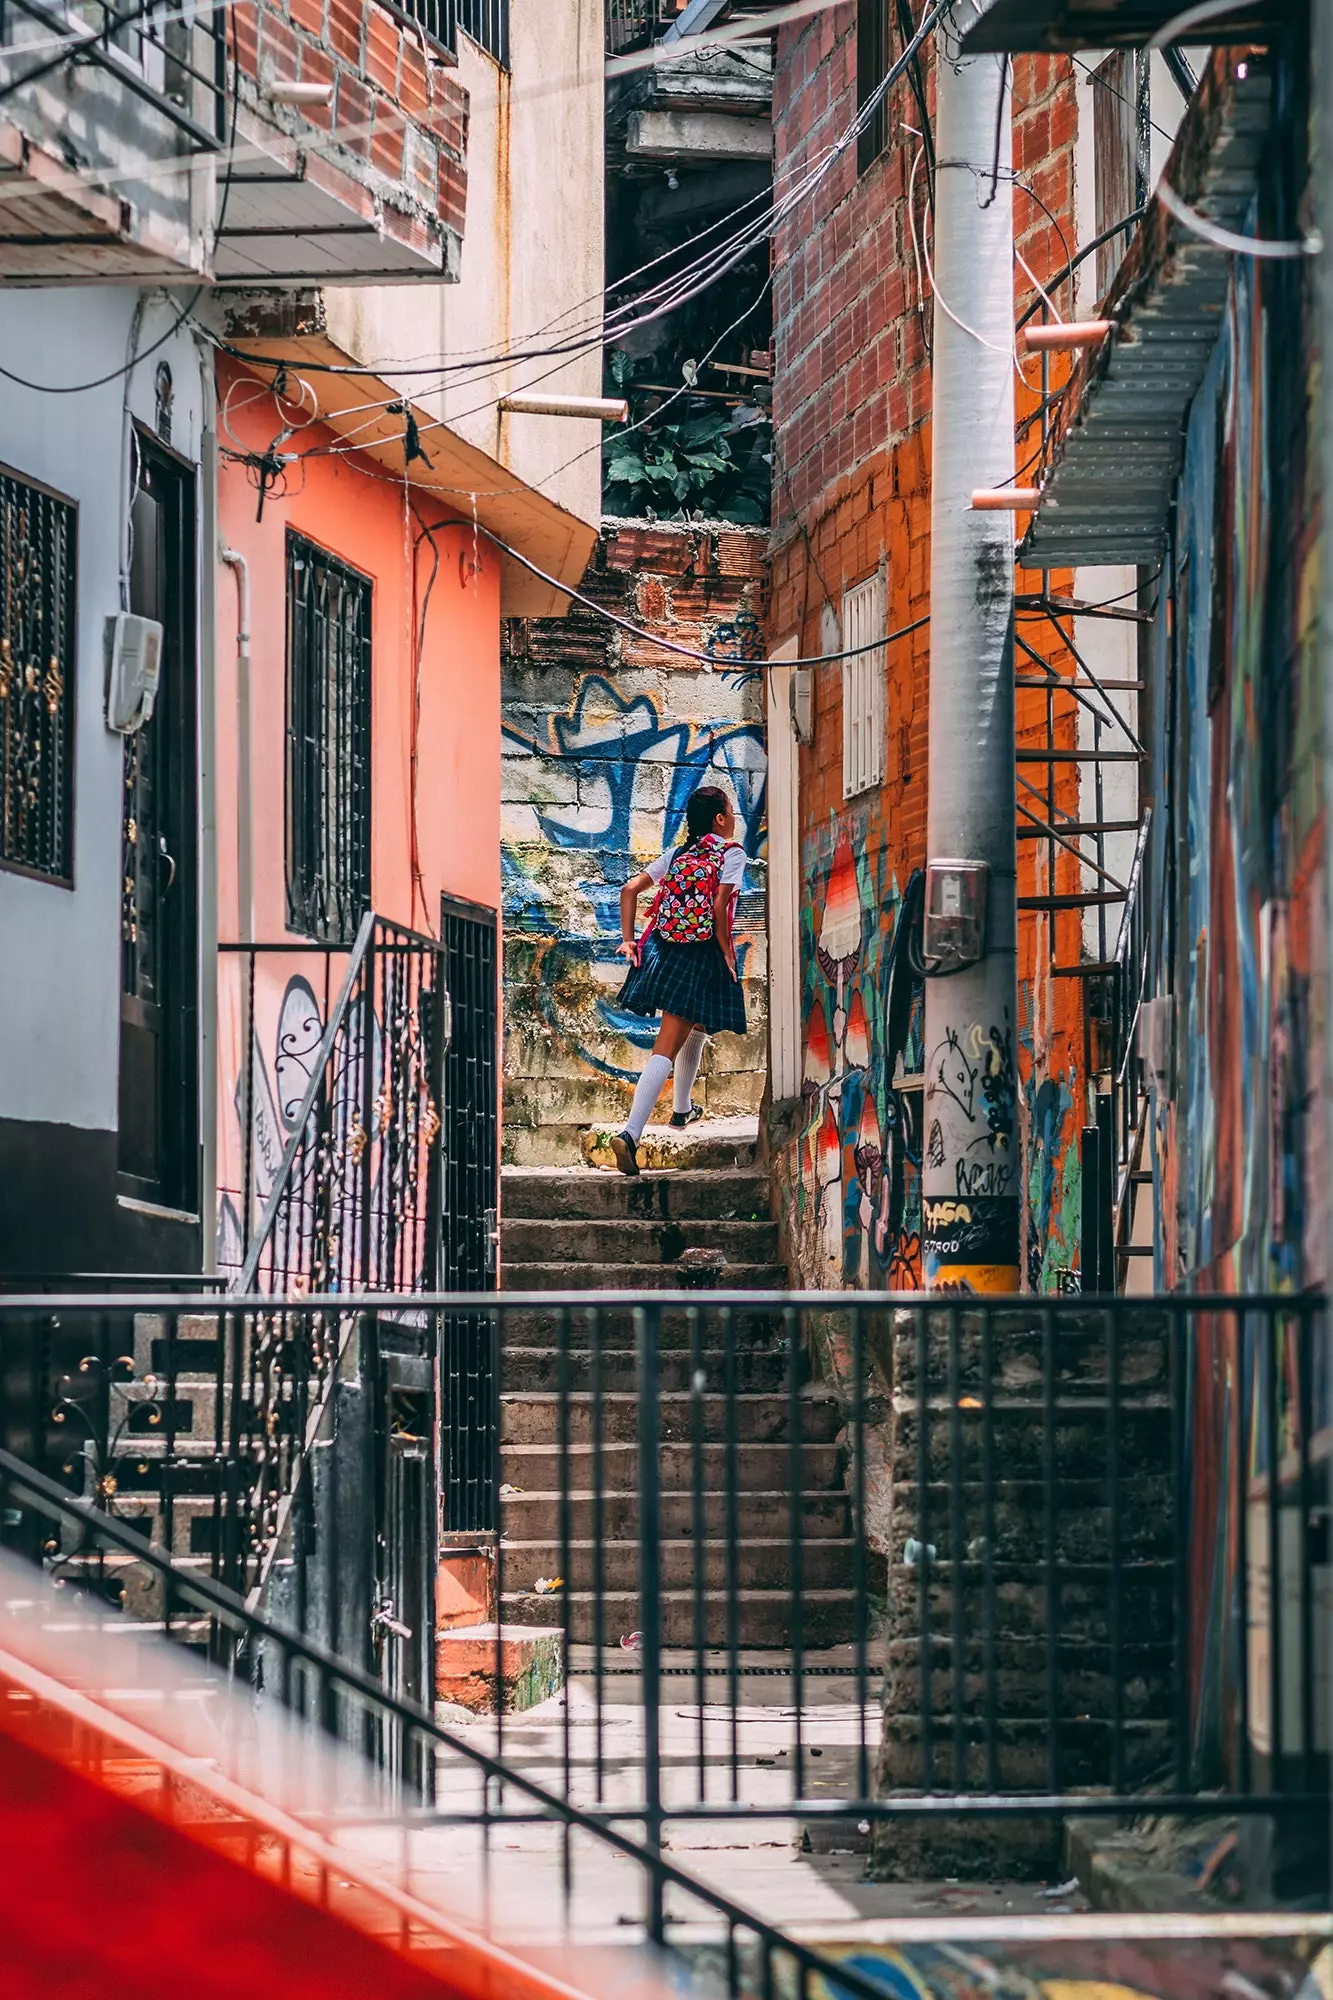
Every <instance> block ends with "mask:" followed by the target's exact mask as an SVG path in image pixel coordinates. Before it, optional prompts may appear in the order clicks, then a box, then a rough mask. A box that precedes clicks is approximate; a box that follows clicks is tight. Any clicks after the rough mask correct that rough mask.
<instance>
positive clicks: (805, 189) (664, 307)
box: [200, 0, 951, 497]
mask: <svg viewBox="0 0 1333 2000" xmlns="http://www.w3.org/2000/svg"><path fill="white" fill-rule="evenodd" d="M950 4H951V0H938V4H937V5H936V6H935V7H933V8H932V9H931V11H930V12H929V13H928V14H927V15H926V16H925V17H924V18H923V19H922V21H921V23H920V25H919V27H918V28H917V30H916V34H915V37H914V40H913V42H912V43H911V44H910V45H909V46H908V47H907V48H905V49H904V50H903V52H902V53H901V55H900V56H899V57H898V58H897V59H896V61H895V62H894V63H893V64H891V65H890V67H889V69H888V71H887V72H886V74H885V76H884V77H883V78H882V79H881V81H880V83H879V84H878V85H877V87H876V89H875V91H874V92H872V93H871V94H870V95H869V96H868V97H867V99H866V101H865V103H864V104H863V105H862V106H861V107H860V109H859V111H858V113H857V116H856V117H855V118H854V119H853V121H852V123H851V124H850V125H849V126H848V127H847V128H846V129H845V130H844V132H843V133H842V134H841V135H840V136H839V138H838V139H837V140H836V141H835V142H834V143H833V144H832V145H831V146H830V147H829V148H828V149H827V150H826V153H825V155H824V156H823V157H822V158H821V160H820V161H819V163H818V165H817V166H816V167H815V168H813V169H812V170H810V171H809V172H807V173H806V174H805V176H804V178H803V179H801V180H800V181H799V182H798V183H797V184H796V185H794V186H793V187H792V188H790V189H789V190H788V192H787V193H786V194H785V195H784V196H783V197H782V198H781V200H779V201H777V202H775V203H774V205H773V207H772V209H771V210H770V212H769V215H768V216H767V217H766V218H765V220H764V222H763V224H762V225H761V226H756V227H755V228H754V229H753V230H750V231H741V232H738V233H737V235H736V236H734V237H733V238H731V239H730V240H729V241H728V242H727V243H724V244H723V245H721V246H719V250H718V252H717V253H715V254H714V256H713V258H712V259H711V261H709V260H701V261H703V262H704V263H705V264H706V269H705V271H704V273H703V275H702V276H700V277H696V279H695V281H694V282H692V283H691V284H690V285H689V287H688V288H687V289H686V290H685V291H684V292H683V293H682V292H681V291H679V290H678V291H676V292H674V293H671V294H670V295H668V296H667V297H666V298H664V299H661V300H660V302H659V303H657V304H655V305H654V306H653V308H652V309H651V310H650V311H648V312H647V313H640V314H639V316H638V317H637V318H634V319H632V320H629V321H625V320H620V321H618V322H613V324H612V326H611V328H610V330H604V331H603V332H602V333H601V335H600V336H599V337H598V338H596V339H594V340H590V341H587V342H573V343H569V344H562V343H558V344H556V345H554V346H551V347H548V348H546V349H543V350H542V351H541V358H543V359H548V360H549V359H551V358H553V357H557V356H559V357H565V358H566V359H568V358H573V355H574V354H575V352H579V351H587V349H588V348H590V347H593V346H602V345H606V344H614V342H615V341H616V340H620V339H623V338H625V337H626V336H627V334H628V333H629V332H633V331H637V330H638V329H639V328H640V327H642V326H646V325H649V324H651V323H653V322H654V321H655V320H657V319H660V318H662V317H664V316H665V315H666V314H667V313H669V312H671V311H675V310H678V309H679V308H680V306H681V305H682V304H685V303H688V302H689V301H690V300H691V299H693V298H695V297H698V296H700V295H701V293H702V292H703V291H705V290H707V289H708V288H709V287H710V286H711V285H713V284H715V283H716V282H717V281H718V279H719V278H720V277H722V276H725V275H726V273H727V272H728V271H730V270H731V269H733V268H734V267H735V265H736V264H737V263H738V262H740V261H741V259H742V258H743V257H744V256H746V255H748V254H749V253H750V251H751V250H752V249H753V248H755V247H756V246H757V244H758V243H759V242H761V241H763V240H764V239H765V238H767V237H768V236H771V235H772V234H773V233H774V231H775V230H776V229H777V228H778V227H779V226H781V224H782V222H783V221H785V220H786V218H787V216H788V215H789V214H793V213H795V211H796V209H797V208H798V207H799V205H800V204H801V202H803V201H804V200H805V199H806V198H807V196H808V195H809V194H810V193H811V192H812V191H813V188H814V187H815V186H817V185H818V183H819V182H820V181H821V180H822V179H823V178H824V176H825V175H826V174H827V173H828V172H830V171H831V168H832V166H833V164H834V163H835V162H836V161H837V160H838V159H839V158H840V157H841V156H842V154H843V153H844V152H845V151H846V150H847V148H848V147H849V146H850V145H852V144H854V143H855V140H856V139H857V137H858V136H859V134H860V132H861V130H862V129H863V128H864V127H865V125H866V124H868V123H869V121H870V120H871V119H872V118H873V117H874V115H875V113H876V111H877V110H878V108H879V105H880V104H881V103H882V102H883V100H884V98H885V96H886V95H887V93H888V91H889V90H890V89H891V88H892V86H893V85H894V83H895V82H896V81H897V80H898V78H899V77H900V76H901V75H902V74H903V73H904V71H905V69H906V68H907V66H908V63H909V62H910V60H911V58H912V57H913V56H914V55H915V54H916V52H917V50H918V49H919V48H920V47H921V46H922V44H923V43H924V41H925V39H926V38H927V36H928V35H929V34H930V33H931V32H932V31H933V29H934V27H935V26H936V24H937V22H938V21H939V20H940V19H941V17H942V16H943V15H944V14H945V13H946V12H947V10H948V7H949V5H950ZM667 282H671V281H667ZM655 289H656V291H657V292H658V294H659V295H660V293H661V290H662V288H661V287H658V288H655ZM649 296H651V295H649ZM637 303H642V301H639V302H637ZM751 310H752V308H751ZM200 331H201V332H202V333H203V334H204V335H205V336H206V337H207V338H209V339H211V340H212V341H213V343H214V345H215V346H217V347H218V348H219V349H220V351H222V352H224V353H227V354H229V355H231V356H232V357H233V358H234V359H237V360H240V361H242V362H243V363H244V364H245V365H246V366H247V367H256V366H259V367H272V368H275V369H279V370H285V368H286V366H287V364H286V362H285V359H284V358H283V357H282V356H278V355H265V354H256V353H253V352H248V351H245V350H242V349H238V348H235V347H233V346H232V345H231V344H230V343H229V342H226V341H224V340H222V339H221V337H220V336H218V335H216V334H214V333H212V331H211V330H210V329H208V328H204V327H201V328H200ZM517 358H533V359H536V358H538V357H537V355H535V354H533V355H531V356H528V357H519V356H509V357H507V361H512V360H513V359H517ZM563 365H564V363H563V361H562V360H557V362H556V366H555V367H553V368H550V369H548V370H547V371H546V373H545V374H543V375H539V376H537V377H535V378H533V379H530V380H528V381H525V382H522V383H520V384H518V385H517V386H516V387H511V388H510V389H509V391H508V392H507V393H509V394H518V393H523V392H525V391H527V390H530V389H533V388H536V387H539V386H540V385H541V383H542V382H544V381H547V380H549V379H550V377H551V376H552V375H554V374H557V373H559V372H560V369H561V367H562V366H563ZM301 367H302V369H303V370H305V371H307V372H310V373H318V374H334V375H357V376H362V377H372V378H373V377H376V376H378V375H379V374H380V373H381V372H383V371H382V370H381V369H375V368H368V367H359V366H356V365H351V364H342V363H323V362H313V361H306V360H304V359H303V360H302V363H301ZM394 372H395V373H396V374H402V373H415V372H427V371H416V370H395V371H394ZM429 372H430V373H431V374H432V375H433V377H434V382H435V386H437V387H438V386H441V383H440V368H439V366H438V365H437V367H436V368H435V369H434V370H431V371H429ZM494 372H499V371H498V369H497V370H496V371H494ZM424 393H427V394H429V393H430V390H429V389H427V390H426V391H425V392H424ZM399 400H401V398H400V397H399V396H397V395H392V396H386V397H382V398H379V399H377V400H376V401H373V402H370V403H366V404H363V405H358V406H356V407H355V409H354V410H353V411H352V412H349V413H348V414H362V413H371V414H369V415H368V416H367V421H366V423H364V424H363V425H361V426H359V427H358V431H356V432H353V433H352V434H351V436H350V437H345V438H344V441H343V442H342V443H340V444H338V445H330V446H320V447H315V448H313V451H312V452H311V453H309V454H305V455H307V456H309V455H318V456H323V457H333V456H338V455H340V454H343V453H347V452H352V451H355V450H357V449H359V448H360V447H359V445H358V443H357V438H358V436H359V435H361V434H363V433H364V432H365V431H366V430H368V429H369V428H370V426H371V423H372V422H373V413H375V412H381V413H382V412H383V411H384V410H386V409H388V408H390V407H391V406H392V404H393V403H394V402H397V401H399ZM501 400H502V398H501V397H491V398H487V399H486V400H485V401H483V402H481V403H478V404H476V405H474V406H472V407H471V408H469V409H467V410H464V411H454V412H451V413H450V415H449V416H448V417H442V418H438V419H434V420H432V421H431V422H430V423H428V424H422V425H419V426H418V434H419V435H423V434H426V433H427V432H430V431H435V430H441V429H449V428H452V427H453V426H455V425H457V424H458V423H461V422H464V421H465V420H466V419H467V418H468V417H471V416H475V415H480V414H483V413H484V412H485V411H487V410H490V409H493V408H494V407H495V405H496V404H497V403H498V402H499V401H501ZM598 442H599V443H600V440H599V441H598ZM594 448H596V447H589V448H588V449H589V451H591V450H592V449H594ZM586 455H588V454H587V452H580V453H578V454H576V457H579V458H581V457H584V456H586ZM573 462H574V461H573V460H570V461H568V463H573ZM560 469H561V470H564V467H562V468H560ZM459 490H461V489H459ZM513 490H517V489H511V488H504V489H496V493H495V495H494V496H491V495H488V497H499V495H500V494H501V493H503V492H507V491H513Z"/></svg>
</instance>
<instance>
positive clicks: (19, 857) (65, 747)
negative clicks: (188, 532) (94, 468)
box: [0, 469, 76, 883]
mask: <svg viewBox="0 0 1333 2000" xmlns="http://www.w3.org/2000/svg"><path fill="white" fill-rule="evenodd" d="M75 521H76V514H75V509H74V507H73V505H72V504H71V503H70V502H69V501H68V500H61V499H59V498H58V497H57V496H56V495H55V494H53V493H48V492H47V491H46V489H45V488H44V487H41V486H34V485H32V484H30V483H29V481H27V480H26V479H20V478H19V477H18V475H17V474H16V473H12V472H6V471H4V470H3V469H0V779H2V780H3V799H2V801H0V865H3V866H5V867H9V868H15V869H21V870H23V871H24V872H25V873H28V874H33V875H42V876H45V877H47V878H48V879H49V880H51V881H53V882H66V883H67V882H70V881H72V879H73V869H74V856H73V842H72V833H71V827H72V820H73V812H72V806H73V795H74V551H75Z"/></svg>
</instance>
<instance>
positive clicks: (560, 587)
mask: <svg viewBox="0 0 1333 2000" xmlns="http://www.w3.org/2000/svg"><path fill="white" fill-rule="evenodd" d="M458 525H459V523H458V522H457V521H436V522H434V523H433V526H434V527H436V528H456V527H457V526H458ZM473 527H474V529H475V531H476V532H477V533H478V534H481V535H484V536H485V537H486V539H487V541H488V542H490V543H492V544H493V545H494V547H496V548H497V549H499V550H500V551H501V553H502V554H504V555H507V556H509V557H510V558H511V559H512V560H513V561H514V562H516V563H519V564H521V566H522V567H523V568H524V569H525V570H527V571H528V572H529V574H530V575H532V576H535V577H536V578H537V579H538V580H539V582H541V583H546V584H549V585H550V586H551V588H552V589H553V590H556V591H558V592H559V593H560V595H561V596H562V597H568V598H571V599H572V600H573V601H574V603H575V604H581V605H582V606H583V607H584V609H585V610H587V611H593V612H595V613H596V614H597V616H598V617H599V618H604V619H605V620H606V621H607V623H608V624H609V625H615V626H618V627H619V629H620V630H621V631H622V632H628V633H629V635H630V637H631V638H634V639H646V640H647V641H648V643H649V644H650V645H653V646H656V647H657V648H658V649H659V651H661V652H665V653H675V654H677V655H678V656H679V657H680V658H681V659H685V660H695V661H697V662H698V663H699V664H700V665H701V666H704V667H707V668H708V669H709V670H710V672H714V673H715V672H716V671H717V669H718V668H719V667H720V668H721V669H722V670H723V672H727V671H728V670H732V669H735V668H744V669H745V670H746V671H747V672H749V671H751V670H753V671H755V672H758V671H760V670H766V669H767V668H768V667H769V666H778V667H824V666H827V665H828V664H829V663H830V662H831V661H833V660H855V659H859V658H860V656H861V655H862V654H863V653H877V652H879V650H880V648H881V647H883V646H892V645H893V644H894V643H895V642H896V641H897V640H899V639H906V638H907V637H909V635H910V634H911V633H913V632H919V631H921V629H922V628H923V627H924V626H926V625H929V623H930V614H929V612H927V613H926V614H925V615H924V616H923V617H921V618H916V619H913V621H912V623H911V624H910V625H900V626H899V627H898V630H897V631H896V632H886V633H885V634H884V636H883V638H882V639H872V640H870V641H869V642H868V643H867V644H866V645H864V646H846V647H844V648H843V649H842V650H841V651H840V652H837V653H815V654H812V655H811V656H810V658H808V659H795V660H772V661H769V660H731V659H728V658H726V657H725V655H724V656H722V657H720V658H719V656H718V655H717V654H716V653H704V652H700V650H699V649H698V647H696V646H682V645H681V644H680V643H679V641H678V640H675V639H664V638H663V637H662V635H661V633H660V632H650V631H648V630H647V628H646V627H645V626H643V625H636V624H635V623H634V621H633V619H631V618H622V617H621V616H620V613H619V612H618V611H610V610H608V609H607V607H606V605H604V604H599V603H598V602H597V600H596V598H595V597H588V596H586V595H585V594H584V592H583V591H581V590H576V589H575V588H574V587H573V585H572V584H568V583H561V581H560V579H559V577H555V576H551V575H550V574H549V573H548V572H547V571H546V570H544V569H540V568H539V567H538V565H537V564H536V563H535V562H532V561H531V560H530V559H529V558H528V557H527V556H525V555H524V554H523V553H522V551H521V550H520V549H516V548H514V547H513V546H512V544H511V543H509V542H506V541H505V540H504V539H503V537H502V536H500V535H497V534H496V532H495V530H494V529H493V528H488V527H487V526H486V525H485V523H484V522H480V521H474V523H473Z"/></svg>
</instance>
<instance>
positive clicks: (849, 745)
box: [842, 570, 888, 799]
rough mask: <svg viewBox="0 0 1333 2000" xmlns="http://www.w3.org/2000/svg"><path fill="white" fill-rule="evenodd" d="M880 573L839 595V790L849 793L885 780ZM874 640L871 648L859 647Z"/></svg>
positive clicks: (883, 627) (884, 665) (883, 624)
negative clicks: (843, 655)
mask: <svg viewBox="0 0 1333 2000" xmlns="http://www.w3.org/2000/svg"><path fill="white" fill-rule="evenodd" d="M886 598H887V592H886V590H885V578H884V572H883V570H876V572H875V574H874V575H873V576H868V577H867V578H866V580H865V582H864V583H858V584H857V585H856V586H855V587H854V588H853V589H851V590H845V591H844V592H843V596H842V644H843V650H844V651H845V652H846V653H847V654H848V655H849V657H848V658H846V659H844V661H843V663H842V795H843V797H844V798H845V799H853V798H855V797H856V795H857V793H858V792H868V791H869V790H870V789H871V788H872V786H875V785H879V784H882V783H883V781H884V735H885V701H884V695H885V687H884V679H885V674H886V671H887V656H886V652H885V648H884V647H883V646H882V645H875V641H876V640H882V639H883V638H884V637H885V634H886V632H887V630H888V625H887V617H886ZM867 646H873V647H874V651H873V652H866V651H864V650H862V649H863V648H865V647H867Z"/></svg>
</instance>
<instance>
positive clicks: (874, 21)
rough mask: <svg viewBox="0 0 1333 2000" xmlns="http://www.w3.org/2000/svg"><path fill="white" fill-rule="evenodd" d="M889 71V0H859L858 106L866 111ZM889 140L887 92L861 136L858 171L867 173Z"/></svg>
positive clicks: (857, 37)
mask: <svg viewBox="0 0 1333 2000" xmlns="http://www.w3.org/2000/svg"><path fill="white" fill-rule="evenodd" d="M888 73H889V0H857V8H856V108H857V111H858V112H861V111H864V109H865V107H866V105H867V104H868V103H869V101H870V99H871V98H872V97H873V96H874V94H875V92H876V91H877V90H878V89H879V87H880V85H881V84H882V83H883V81H884V79H885V77H886V76H887V75H888ZM888 143H889V105H888V94H887V92H886V93H885V95H884V96H883V97H881V98H880V101H879V103H878V104H877V105H876V106H875V109H874V111H873V112H872V113H871V115H870V117H869V118H868V119H867V121H866V123H865V125H864V126H863V127H862V129H861V131H860V132H859V133H858V135H857V140H856V171H857V173H858V174H863V173H865V171H866V169H867V168H868V167H872V166H873V165H874V164H875V161H876V160H877V159H878V158H879V156H880V154H881V153H882V152H883V151H884V148H885V147H886V146H887V145H888Z"/></svg>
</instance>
